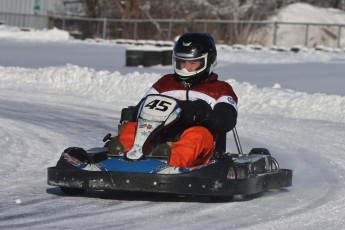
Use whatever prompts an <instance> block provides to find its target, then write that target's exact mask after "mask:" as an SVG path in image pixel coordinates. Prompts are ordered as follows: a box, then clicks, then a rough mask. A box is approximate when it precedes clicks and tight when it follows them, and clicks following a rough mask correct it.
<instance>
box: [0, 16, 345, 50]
mask: <svg viewBox="0 0 345 230" xmlns="http://www.w3.org/2000/svg"><path fill="white" fill-rule="evenodd" d="M14 18H15V19H16V20H14ZM35 20H38V21H35ZM0 21H3V22H5V23H6V24H8V25H14V26H21V27H25V26H26V27H27V26H30V27H34V28H38V29H42V28H41V27H42V24H45V25H46V28H53V27H56V28H60V29H63V30H67V31H69V32H70V33H71V35H72V36H75V37H77V38H81V39H86V38H102V39H133V40H141V39H142V40H169V41H171V40H174V38H175V37H176V36H178V35H180V34H183V33H184V32H188V31H199V32H209V33H211V34H212V35H213V36H214V38H215V40H216V41H217V42H218V43H225V44H259V45H264V46H272V45H273V46H288V47H289V46H290V47H291V46H294V45H302V46H306V47H315V46H319V45H323V46H328V47H333V48H344V47H345V31H344V28H343V27H345V24H323V23H295V22H278V21H275V22H272V21H231V20H201V19H198V20H182V19H175V20H173V19H157V20H143V19H140V20H139V19H109V18H86V17H71V16H64V15H49V16H39V15H37V16H36V15H30V17H29V16H28V15H19V14H9V13H0ZM291 31H294V32H293V33H291ZM287 37H288V38H289V39H286V38H287ZM283 38H284V39H283ZM286 41H288V43H286Z"/></svg>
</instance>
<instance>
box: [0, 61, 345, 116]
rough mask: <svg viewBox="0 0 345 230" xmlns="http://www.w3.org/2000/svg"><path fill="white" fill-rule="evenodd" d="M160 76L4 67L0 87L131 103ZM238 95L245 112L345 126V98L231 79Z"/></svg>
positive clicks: (0, 70)
mask: <svg viewBox="0 0 345 230" xmlns="http://www.w3.org/2000/svg"><path fill="white" fill-rule="evenodd" d="M159 77H160V75H159V74H148V73H147V74H140V73H138V72H134V73H130V74H126V75H121V74H120V73H119V72H113V73H110V72H107V71H98V72H97V71H95V70H93V69H89V68H82V67H79V66H74V65H66V66H61V67H48V68H43V69H38V70H37V69H25V68H17V67H0V88H3V89H7V90H10V89H11V88H12V89H18V88H23V87H25V88H23V90H24V93H25V91H27V92H29V91H35V92H37V91H39V92H41V93H42V95H43V96H44V94H45V93H50V92H52V91H54V92H57V93H58V92H61V93H62V94H70V95H82V96H85V97H87V98H88V99H87V100H95V101H102V102H103V101H106V102H116V103H120V104H123V105H126V104H127V105H131V104H133V103H135V102H137V101H139V100H140V98H141V97H142V96H143V95H144V93H145V92H146V90H147V89H148V88H149V87H150V86H151V85H152V84H153V83H154V82H155V81H156V80H157V79H158V78H159ZM227 82H228V83H230V84H231V85H232V86H233V87H234V89H235V91H236V93H237V94H238V96H239V98H240V100H239V110H240V113H258V114H269V115H278V116H282V117H291V118H299V119H317V120H324V121H334V122H341V123H345V115H344V111H345V97H342V96H336V95H326V94H320V93H317V94H307V93H302V92H295V91H293V90H286V89H281V88H280V87H279V86H278V85H274V86H273V87H272V88H258V87H256V86H253V85H251V84H249V83H239V82H237V81H235V80H232V79H229V80H227Z"/></svg>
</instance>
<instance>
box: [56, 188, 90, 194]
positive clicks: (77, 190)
mask: <svg viewBox="0 0 345 230" xmlns="http://www.w3.org/2000/svg"><path fill="white" fill-rule="evenodd" d="M60 189H61V191H62V192H63V193H64V194H66V195H69V196H78V195H81V194H83V193H84V192H85V191H86V189H85V188H68V187H60Z"/></svg>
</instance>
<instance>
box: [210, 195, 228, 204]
mask: <svg viewBox="0 0 345 230" xmlns="http://www.w3.org/2000/svg"><path fill="white" fill-rule="evenodd" d="M208 198H209V200H210V201H211V202H215V203H218V202H219V203H221V202H230V201H231V200H232V198H234V196H209V197H208Z"/></svg>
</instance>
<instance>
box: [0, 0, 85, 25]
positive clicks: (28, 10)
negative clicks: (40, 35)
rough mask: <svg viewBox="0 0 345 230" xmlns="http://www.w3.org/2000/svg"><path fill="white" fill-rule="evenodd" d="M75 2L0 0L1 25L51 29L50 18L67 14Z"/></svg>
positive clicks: (68, 0)
mask: <svg viewBox="0 0 345 230" xmlns="http://www.w3.org/2000/svg"><path fill="white" fill-rule="evenodd" d="M80 2H81V1H80V0H79V1H75V0H0V24H6V25H10V26H17V27H20V28H35V29H44V28H49V20H48V16H49V15H52V14H62V13H64V14H65V13H66V8H68V6H71V5H76V3H80Z"/></svg>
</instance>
